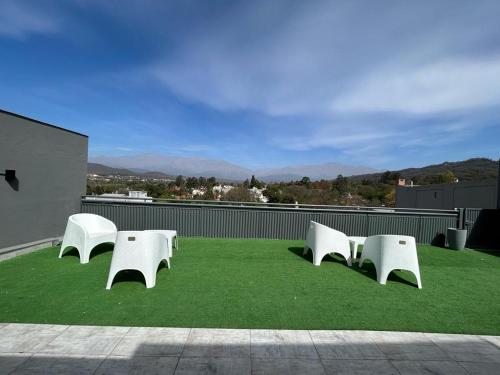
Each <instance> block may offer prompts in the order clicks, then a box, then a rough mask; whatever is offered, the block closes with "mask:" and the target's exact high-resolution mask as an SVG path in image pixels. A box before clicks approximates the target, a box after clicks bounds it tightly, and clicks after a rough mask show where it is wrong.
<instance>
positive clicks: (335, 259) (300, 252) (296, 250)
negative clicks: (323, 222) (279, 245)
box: [288, 246, 347, 267]
mask: <svg viewBox="0 0 500 375" xmlns="http://www.w3.org/2000/svg"><path fill="white" fill-rule="evenodd" d="M288 251H290V252H291V253H293V254H295V255H297V256H298V257H299V258H302V259H304V260H307V261H308V262H310V263H311V264H312V262H313V256H312V251H311V250H309V251H308V252H307V253H306V254H305V255H304V248H303V247H297V246H292V247H289V248H288ZM328 262H331V263H340V264H343V265H345V266H346V267H347V262H346V260H345V259H344V258H343V257H341V256H340V255H337V254H335V255H331V254H328V255H326V256H325V257H324V258H323V259H322V260H321V263H328Z"/></svg>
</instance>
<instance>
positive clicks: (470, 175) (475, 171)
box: [350, 158, 498, 182]
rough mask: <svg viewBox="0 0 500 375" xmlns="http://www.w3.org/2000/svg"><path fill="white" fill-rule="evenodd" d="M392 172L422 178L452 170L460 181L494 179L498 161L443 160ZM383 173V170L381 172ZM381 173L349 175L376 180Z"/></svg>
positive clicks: (352, 178)
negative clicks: (442, 161) (439, 162)
mask: <svg viewBox="0 0 500 375" xmlns="http://www.w3.org/2000/svg"><path fill="white" fill-rule="evenodd" d="M392 172H399V173H400V174H401V176H402V178H406V179H409V180H411V179H415V178H417V179H423V178H425V177H430V176H433V175H437V174H441V173H446V172H452V173H453V174H454V175H455V176H456V177H457V178H458V180H459V181H460V182H467V181H483V180H491V179H496V178H497V176H498V161H495V160H491V159H487V158H474V159H468V160H463V161H456V162H444V163H441V164H433V165H428V166H426V167H422V168H406V169H401V170H396V171H392ZM382 173H383V172H382ZM382 173H371V174H364V175H358V176H353V177H350V179H351V180H352V181H358V182H359V181H362V180H369V181H378V180H379V179H380V176H381V175H382Z"/></svg>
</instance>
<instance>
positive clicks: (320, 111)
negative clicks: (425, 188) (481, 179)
mask: <svg viewBox="0 0 500 375" xmlns="http://www.w3.org/2000/svg"><path fill="white" fill-rule="evenodd" d="M0 9H1V12H0V108H2V109H5V110H9V111H13V112H17V113H20V114H24V115H27V116H31V117H34V118H37V119H40V120H43V121H47V122H50V123H54V124H57V125H60V126H63V127H66V128H69V129H73V130H75V131H79V132H82V133H85V134H88V135H89V137H90V138H89V154H90V156H98V155H134V154H141V153H161V154H168V155H178V156H199V157H203V158H216V159H225V160H227V161H230V162H233V163H237V164H241V165H244V166H246V167H250V168H261V167H270V166H284V165H289V164H318V163H325V162H332V161H333V162H339V163H345V164H358V165H366V166H370V167H374V168H377V169H399V168H402V167H410V166H422V165H427V164H430V163H439V162H443V161H454V160H462V159H467V158H471V157H477V156H484V157H490V158H499V157H500V26H499V23H498V14H500V2H498V1H461V2H457V1H455V0H454V1H444V0H443V1H438V2H436V1H418V2H406V1H377V2H373V1H351V0H349V1H321V0H317V1H311V2H307V1H291V0H290V1H281V0H273V1H265V0H264V1H217V0H211V1H202V0H199V1H190V0H182V1H147V0H143V1H129V0H120V1H118V0H117V1H113V0H111V1H97V0H96V1H94V0H85V1H84V0H82V1H78V0H67V1H21V0H13V1H8V0H7V1H5V0H0Z"/></svg>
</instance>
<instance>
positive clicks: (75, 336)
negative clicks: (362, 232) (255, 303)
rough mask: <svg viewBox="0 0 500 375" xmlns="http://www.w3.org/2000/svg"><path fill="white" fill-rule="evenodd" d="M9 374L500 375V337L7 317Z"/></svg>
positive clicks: (0, 353) (2, 351) (2, 364)
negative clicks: (158, 325) (20, 320)
mask: <svg viewBox="0 0 500 375" xmlns="http://www.w3.org/2000/svg"><path fill="white" fill-rule="evenodd" d="M0 338H1V340H0V373H1V374H61V373H64V374H66V373H69V374H73V373H75V374H176V375H179V374H235V375H243V374H308V375H314V374H453V375H460V374H498V373H499V372H498V369H499V368H500V336H479V335H453V334H439V333H431V334H429V333H410V332H377V331H321V330H318V331H315V330H310V331H308V330H259V329H255V330H254V329H195V328H192V329H190V328H140V327H135V328H132V327H100V326H67V325H44V324H16V323H10V324H0Z"/></svg>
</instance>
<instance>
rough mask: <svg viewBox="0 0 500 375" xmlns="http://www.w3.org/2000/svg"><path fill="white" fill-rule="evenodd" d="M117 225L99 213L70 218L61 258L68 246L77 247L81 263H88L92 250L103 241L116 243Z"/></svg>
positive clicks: (77, 215) (60, 252) (60, 254)
mask: <svg viewBox="0 0 500 375" xmlns="http://www.w3.org/2000/svg"><path fill="white" fill-rule="evenodd" d="M116 233H117V229H116V225H115V224H114V223H113V222H112V221H110V220H108V219H106V218H104V217H102V216H99V215H94V214H75V215H71V216H70V217H69V218H68V224H67V225H66V231H65V232H64V238H63V242H62V245H61V250H60V251H59V258H61V257H62V255H63V252H64V250H66V248H68V247H75V248H76V249H77V250H78V253H79V254H80V263H82V264H84V263H88V262H89V257H90V252H91V251H92V249H93V248H94V247H96V246H97V245H100V244H102V243H114V242H115V240H116Z"/></svg>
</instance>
